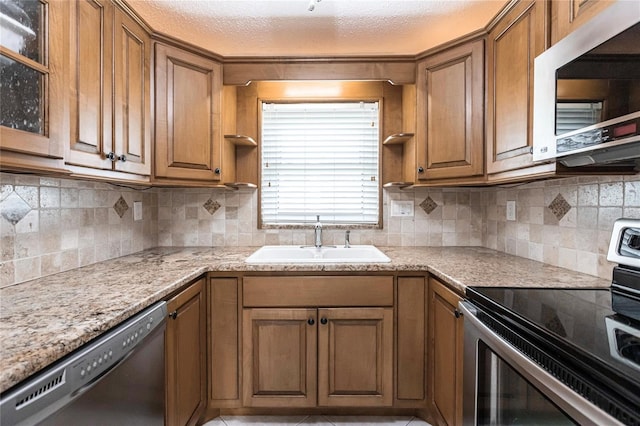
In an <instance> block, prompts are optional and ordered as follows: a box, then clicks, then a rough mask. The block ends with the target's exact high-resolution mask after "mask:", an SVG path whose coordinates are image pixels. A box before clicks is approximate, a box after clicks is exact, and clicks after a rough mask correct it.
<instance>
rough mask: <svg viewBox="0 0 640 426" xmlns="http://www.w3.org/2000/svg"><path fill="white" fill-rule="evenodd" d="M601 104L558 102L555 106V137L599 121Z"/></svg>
mask: <svg viewBox="0 0 640 426" xmlns="http://www.w3.org/2000/svg"><path fill="white" fill-rule="evenodd" d="M601 116H602V102H559V103H558V104H557V105H556V135H562V134H564V133H568V132H570V131H572V130H576V129H582V128H583V127H587V126H590V125H592V124H595V123H598V122H600V121H601V118H600V117H601Z"/></svg>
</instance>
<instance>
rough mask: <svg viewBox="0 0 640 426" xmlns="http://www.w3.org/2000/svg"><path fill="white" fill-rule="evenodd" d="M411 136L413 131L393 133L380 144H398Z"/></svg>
mask: <svg viewBox="0 0 640 426" xmlns="http://www.w3.org/2000/svg"><path fill="white" fill-rule="evenodd" d="M412 137H413V133H395V134H393V135H390V136H389V137H387V138H386V139H385V140H384V141H383V142H382V145H399V144H403V143H405V142H406V141H408V140H409V139H411V138H412Z"/></svg>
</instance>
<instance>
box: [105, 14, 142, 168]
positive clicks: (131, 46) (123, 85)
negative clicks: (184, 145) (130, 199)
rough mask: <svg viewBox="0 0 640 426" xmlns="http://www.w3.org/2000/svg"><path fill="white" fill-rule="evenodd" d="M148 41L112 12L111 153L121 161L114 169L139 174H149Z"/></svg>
mask: <svg viewBox="0 0 640 426" xmlns="http://www.w3.org/2000/svg"><path fill="white" fill-rule="evenodd" d="M150 45H151V41H150V39H149V36H148V35H147V33H146V31H145V30H144V29H143V28H142V27H140V25H138V24H137V23H136V22H135V21H134V20H133V19H131V18H130V17H129V16H128V15H126V14H124V13H123V12H121V11H119V10H117V11H116V15H115V43H114V46H115V49H114V66H115V92H114V93H115V96H114V111H115V115H114V120H115V126H114V130H115V135H114V136H115V140H114V152H115V153H116V154H117V155H120V156H121V157H124V160H125V161H117V162H115V163H114V167H115V169H116V170H120V171H123V172H129V173H137V174H140V175H149V174H150V173H151V87H150V77H149V72H150V71H149V70H150V63H149V61H150V56H151V55H150V52H151V47H150Z"/></svg>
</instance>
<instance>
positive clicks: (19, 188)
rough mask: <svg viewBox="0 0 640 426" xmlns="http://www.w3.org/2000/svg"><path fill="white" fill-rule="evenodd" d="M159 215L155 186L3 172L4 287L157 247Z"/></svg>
mask: <svg viewBox="0 0 640 426" xmlns="http://www.w3.org/2000/svg"><path fill="white" fill-rule="evenodd" d="M134 201H142V205H143V220H142V221H137V222H134V220H133V212H132V209H130V208H129V206H131V205H133V202H134ZM157 217H158V207H157V195H156V194H155V191H153V190H151V191H137V190H133V189H126V188H123V187H117V186H113V185H109V184H104V183H95V182H87V181H80V180H72V179H57V178H44V177H38V176H32V175H20V174H9V173H0V237H1V240H2V241H1V247H2V250H1V251H0V287H1V286H5V285H10V284H13V283H17V282H22V281H26V280H30V279H33V278H38V277H41V276H45V275H49V274H53V273H56V272H60V271H65V270H68V269H73V268H77V267H79V266H84V265H88V264H91V263H94V262H99V261H101V260H106V259H110V258H114V257H119V256H122V255H126V254H130V253H134V252H137V251H140V250H143V249H146V248H150V247H155V246H157V245H158V237H157V235H158V227H157V223H158V221H157Z"/></svg>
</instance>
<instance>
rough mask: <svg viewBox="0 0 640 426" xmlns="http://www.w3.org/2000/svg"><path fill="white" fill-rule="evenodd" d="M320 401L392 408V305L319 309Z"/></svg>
mask: <svg viewBox="0 0 640 426" xmlns="http://www.w3.org/2000/svg"><path fill="white" fill-rule="evenodd" d="M318 317H319V318H320V325H319V326H318V405H319V406H333V407H336V406H350V407H362V406H366V407H375V406H381V407H385V406H391V403H392V400H393V379H392V374H393V372H392V368H393V309H391V308H352V309H343V308H335V309H319V310H318Z"/></svg>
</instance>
